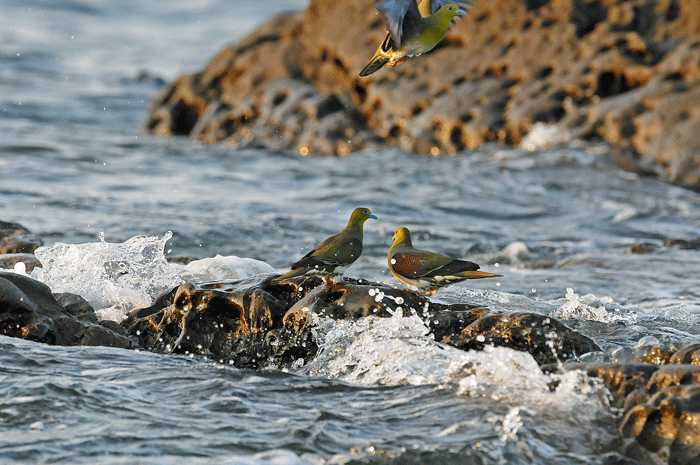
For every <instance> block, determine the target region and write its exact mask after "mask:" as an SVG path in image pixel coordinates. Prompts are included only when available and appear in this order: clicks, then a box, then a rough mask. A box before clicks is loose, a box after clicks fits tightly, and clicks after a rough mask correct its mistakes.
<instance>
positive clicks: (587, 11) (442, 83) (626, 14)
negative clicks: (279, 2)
mask: <svg viewBox="0 0 700 465" xmlns="http://www.w3.org/2000/svg"><path fill="white" fill-rule="evenodd" d="M373 3H374V2H373V0H352V1H346V2H337V1H333V0H311V2H310V4H309V6H308V7H307V8H306V10H305V11H304V12H302V13H299V14H287V15H282V16H279V17H277V18H275V19H273V20H271V21H270V22H268V23H267V24H265V25H263V26H261V27H260V28H259V29H258V30H257V31H255V32H254V33H253V34H251V35H250V36H248V37H247V38H245V39H244V40H243V41H242V42H241V43H239V44H238V45H235V46H230V47H227V48H225V49H224V50H222V51H221V52H220V53H219V54H218V55H216V56H215V57H214V58H213V59H212V60H211V61H210V62H209V64H207V66H206V67H205V68H204V69H203V70H202V71H201V72H199V73H196V74H193V75H187V76H182V77H180V78H178V79H177V80H176V81H175V82H173V83H171V84H170V85H169V86H167V88H166V89H165V90H164V91H163V92H162V94H161V95H160V96H159V97H157V98H156V99H155V101H154V102H153V105H152V108H151V110H150V113H149V115H148V117H147V119H146V121H145V123H144V130H145V131H146V132H148V133H150V134H156V135H171V134H172V135H189V136H190V137H193V138H195V139H198V140H203V141H206V142H210V143H214V142H218V141H223V140H226V141H229V142H233V143H235V144H249V143H259V144H264V145H266V146H269V147H272V148H275V149H280V148H281V149H291V150H295V151H299V152H300V153H302V154H303V155H306V154H309V153H314V154H336V155H345V154H346V153H349V152H353V151H356V150H359V149H362V148H365V147H370V146H373V145H375V144H377V143H382V144H388V145H391V146H396V147H399V148H401V149H403V150H406V151H411V152H417V153H426V154H427V153H430V154H433V155H436V154H439V153H455V152H458V151H462V150H464V149H471V148H475V147H478V146H480V145H482V144H483V143H485V142H488V141H498V142H500V143H502V144H505V145H519V144H521V143H523V142H525V147H526V148H528V149H536V148H538V146H541V143H538V144H540V145H537V144H535V145H534V146H531V145H532V141H533V140H535V139H537V138H534V137H529V135H530V133H531V132H532V131H533V130H536V129H537V128H541V127H542V125H551V127H552V128H553V130H552V131H546V132H548V133H550V132H551V133H552V134H553V135H554V136H555V137H553V138H552V137H549V138H545V140H544V142H543V143H544V144H546V143H556V141H557V140H559V139H563V140H564V141H565V140H566V139H567V137H568V136H567V137H563V138H562V137H560V136H561V135H562V134H571V136H573V137H576V138H580V139H583V140H602V141H605V142H607V143H608V144H610V145H611V146H612V147H613V148H614V156H615V158H616V160H617V162H618V163H619V164H620V165H621V166H623V167H624V168H626V169H629V170H634V171H638V172H643V173H657V174H659V175H661V176H662V177H663V178H664V179H667V180H669V181H672V182H674V183H678V184H682V185H687V186H694V187H698V186H700V169H699V167H700V157H699V156H698V153H700V131H698V128H700V111H697V108H698V104H699V103H700V6H699V5H700V4H698V2H697V1H696V0H610V1H604V0H538V1H524V2H513V1H511V0H494V1H491V2H476V4H475V6H474V8H472V9H471V10H470V12H469V13H468V14H467V15H466V16H465V17H464V19H463V20H462V21H460V22H458V23H457V25H456V26H454V27H453V28H452V30H451V31H450V33H448V35H447V37H446V38H445V39H444V40H443V42H442V43H441V44H439V45H438V47H436V48H435V49H434V50H433V51H432V52H430V53H428V54H426V55H423V56H421V57H419V58H415V59H409V60H408V62H407V63H406V64H404V65H402V66H400V67H396V68H392V69H383V70H380V71H378V72H377V73H375V74H373V75H371V76H369V77H367V78H360V77H359V76H358V73H359V71H360V70H361V69H362V67H363V66H364V65H365V64H366V62H367V61H368V60H369V59H370V57H371V56H372V54H373V52H374V50H375V49H376V47H377V45H378V44H379V43H380V42H381V40H382V38H383V37H384V34H385V27H384V24H383V22H382V21H381V19H380V17H379V15H378V13H377V12H376V10H375V9H374V8H373ZM347 18H352V19H353V20H352V21H347ZM338 24H342V28H343V33H342V34H338ZM455 64H458V65H457V66H456V65H455ZM545 127H546V126H545ZM547 139H550V140H547Z"/></svg>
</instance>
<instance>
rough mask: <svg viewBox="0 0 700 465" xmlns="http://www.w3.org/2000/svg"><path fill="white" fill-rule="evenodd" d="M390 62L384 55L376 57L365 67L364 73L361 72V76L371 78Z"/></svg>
mask: <svg viewBox="0 0 700 465" xmlns="http://www.w3.org/2000/svg"><path fill="white" fill-rule="evenodd" d="M388 61H389V58H387V57H385V56H382V55H379V54H377V55H375V56H374V58H372V59H371V60H370V61H369V63H367V66H365V67H364V68H363V69H362V71H360V76H369V75H370V74H372V73H374V72H376V71H379V69H380V68H381V67H382V66H384V65H385V64H387V62H388Z"/></svg>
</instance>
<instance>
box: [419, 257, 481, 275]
mask: <svg viewBox="0 0 700 465" xmlns="http://www.w3.org/2000/svg"><path fill="white" fill-rule="evenodd" d="M478 269H479V265H477V264H476V263H474V262H468V261H466V260H452V261H451V262H449V263H447V264H446V265H443V266H441V267H439V268H435V269H434V270H432V271H431V272H430V273H428V274H427V275H426V276H430V277H433V276H455V275H457V274H459V273H461V272H463V271H476V270H478Z"/></svg>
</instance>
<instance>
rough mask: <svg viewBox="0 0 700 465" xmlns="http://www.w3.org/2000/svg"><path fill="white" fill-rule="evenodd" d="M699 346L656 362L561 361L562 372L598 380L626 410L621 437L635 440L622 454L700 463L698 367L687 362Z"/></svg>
mask: <svg viewBox="0 0 700 465" xmlns="http://www.w3.org/2000/svg"><path fill="white" fill-rule="evenodd" d="M698 346H699V344H698V343H693V344H688V345H687V346H685V347H683V348H681V349H680V350H677V351H675V353H673V354H672V355H671V356H670V359H669V358H653V359H654V360H656V362H657V363H631V364H624V363H622V364H611V363H566V364H564V365H563V366H561V368H563V369H564V370H572V369H579V370H584V371H586V372H587V373H588V375H589V376H593V377H597V378H600V379H601V380H602V381H603V383H604V384H605V386H606V387H607V388H608V390H609V391H610V393H611V394H612V402H611V405H612V406H613V407H618V408H619V407H622V408H623V411H624V412H625V414H624V417H623V418H622V421H621V422H620V426H619V430H620V433H621V434H622V435H623V436H626V437H630V438H633V439H634V442H633V443H631V444H629V445H628V447H627V450H626V454H628V455H630V456H635V457H637V456H639V457H644V454H645V453H648V452H652V453H657V452H658V453H659V455H661V456H664V455H665V456H667V457H668V463H669V464H674V465H691V464H697V463H700V426H699V425H700V367H698V366H697V365H691V364H688V363H687V361H689V360H692V359H693V355H691V354H693V353H694V352H695V351H696V350H697V349H698ZM665 351H666V349H663V350H662V352H665ZM683 362H686V363H683ZM645 451H648V452H645ZM647 457H648V456H647ZM649 460H654V459H648V461H649ZM657 460H658V456H657Z"/></svg>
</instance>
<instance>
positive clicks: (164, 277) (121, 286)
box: [31, 232, 183, 321]
mask: <svg viewBox="0 0 700 465" xmlns="http://www.w3.org/2000/svg"><path fill="white" fill-rule="evenodd" d="M171 237H172V233H170V232H167V233H166V234H165V235H164V236H163V237H162V238H159V237H157V236H136V237H132V238H131V239H129V240H127V241H125V242H122V243H109V242H105V241H104V237H103V236H102V235H101V240H100V242H92V243H86V244H63V243H56V244H53V245H51V246H46V247H39V248H38V249H36V251H35V252H34V253H35V255H36V256H37V258H38V259H39V261H40V262H41V268H38V267H37V268H35V269H34V270H33V271H32V274H31V276H32V277H33V278H35V279H38V280H39V281H42V282H43V283H45V284H47V285H48V286H49V287H50V288H51V290H52V291H53V292H70V293H73V294H78V295H80V296H82V297H83V298H85V299H86V300H87V301H88V302H90V304H91V305H93V307H95V309H96V310H105V309H106V310H105V311H103V312H102V313H101V316H102V317H103V318H110V319H115V320H117V321H119V319H120V315H121V317H123V315H124V314H125V313H126V312H128V311H129V310H132V309H134V308H139V307H147V306H149V305H150V304H151V303H152V301H153V299H154V298H155V297H157V296H158V295H160V294H161V293H162V292H164V291H166V290H168V289H171V288H173V287H175V286H177V285H179V284H181V283H182V282H183V281H182V279H181V278H180V277H179V276H177V274H175V272H174V271H173V270H172V268H171V267H170V265H169V264H168V262H167V261H166V259H165V255H164V249H165V243H166V242H167V241H168V240H169V239H170V238H171Z"/></svg>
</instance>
